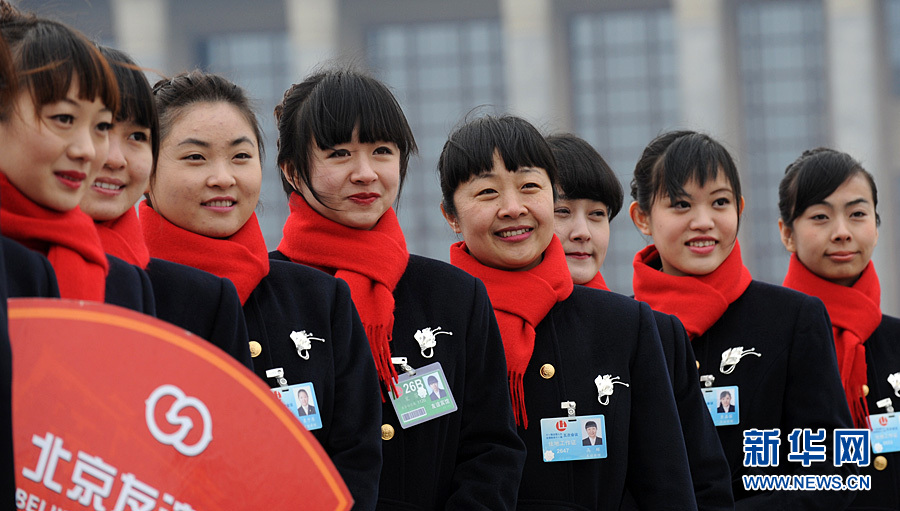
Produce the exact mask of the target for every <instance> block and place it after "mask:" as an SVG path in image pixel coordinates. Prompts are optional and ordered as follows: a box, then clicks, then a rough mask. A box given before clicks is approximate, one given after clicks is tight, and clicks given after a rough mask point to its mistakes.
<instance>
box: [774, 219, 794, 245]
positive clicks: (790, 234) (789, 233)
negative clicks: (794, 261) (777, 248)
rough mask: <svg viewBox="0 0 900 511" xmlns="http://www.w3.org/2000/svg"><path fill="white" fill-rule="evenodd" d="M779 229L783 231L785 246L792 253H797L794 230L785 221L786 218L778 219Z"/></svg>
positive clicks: (782, 239)
mask: <svg viewBox="0 0 900 511" xmlns="http://www.w3.org/2000/svg"><path fill="white" fill-rule="evenodd" d="M778 230H779V231H781V244H782V245H784V248H785V249H786V250H787V251H788V252H790V253H792V254H796V253H797V245H796V244H795V243H794V230H793V229H791V228H790V227H788V226H787V224H785V223H784V220H782V219H780V218H779V219H778Z"/></svg>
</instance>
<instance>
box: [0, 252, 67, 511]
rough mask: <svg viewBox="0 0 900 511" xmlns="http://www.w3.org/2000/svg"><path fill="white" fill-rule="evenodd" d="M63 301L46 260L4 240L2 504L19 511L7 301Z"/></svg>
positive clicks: (0, 300) (0, 269)
mask: <svg viewBox="0 0 900 511" xmlns="http://www.w3.org/2000/svg"><path fill="white" fill-rule="evenodd" d="M28 297H34V298H59V287H58V286H57V284H56V274H55V273H53V266H51V265H50V261H48V260H47V258H46V257H44V256H42V255H40V254H39V253H37V252H35V251H33V250H30V249H28V248H26V247H25V246H23V245H21V244H19V243H17V242H15V241H13V240H11V239H9V238H7V237H5V236H2V237H0V460H2V465H0V502H6V506H7V508H8V509H14V507H15V491H16V475H15V469H14V467H13V446H12V413H11V412H12V351H11V348H10V344H9V332H8V330H7V322H6V320H7V315H6V299H7V298H28Z"/></svg>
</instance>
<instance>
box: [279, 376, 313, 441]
mask: <svg viewBox="0 0 900 511" xmlns="http://www.w3.org/2000/svg"><path fill="white" fill-rule="evenodd" d="M272 393H273V394H275V396H276V397H277V398H278V399H280V400H281V402H282V403H284V405H285V406H287V407H288V410H290V411H291V412H292V413H293V414H294V417H297V419H298V420H299V421H300V423H301V424H303V426H304V427H305V428H306V430H307V431H312V430H314V429H319V428H321V427H322V416H321V415H319V402H318V401H316V391H315V389H313V384H312V383H298V384H296V385H288V386H287V387H274V388H273V389H272Z"/></svg>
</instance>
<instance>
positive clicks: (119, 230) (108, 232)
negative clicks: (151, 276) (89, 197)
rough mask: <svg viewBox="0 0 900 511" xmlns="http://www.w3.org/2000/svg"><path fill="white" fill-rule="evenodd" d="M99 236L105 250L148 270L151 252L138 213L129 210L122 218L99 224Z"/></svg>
mask: <svg viewBox="0 0 900 511" xmlns="http://www.w3.org/2000/svg"><path fill="white" fill-rule="evenodd" d="M96 226H97V234H99V235H100V241H101V242H102V243H103V250H105V251H106V253H107V254H111V255H114V256H116V257H118V258H119V259H122V260H123V261H126V262H128V263H129V264H133V265H135V266H139V267H141V268H144V269H146V268H147V265H148V264H150V252H149V250H147V243H146V242H144V233H143V232H142V231H141V221H140V219H138V216H137V211H135V209H134V208H128V211H126V212H125V213H124V214H123V215H122V216H120V217H119V218H116V219H115V220H108V221H106V222H97V223H96Z"/></svg>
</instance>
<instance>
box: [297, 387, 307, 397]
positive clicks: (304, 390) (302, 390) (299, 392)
mask: <svg viewBox="0 0 900 511" xmlns="http://www.w3.org/2000/svg"><path fill="white" fill-rule="evenodd" d="M301 393H302V394H306V397H309V392H307V391H306V389H300V390H298V391H297V395H298V396H299V395H300V394H301Z"/></svg>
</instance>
